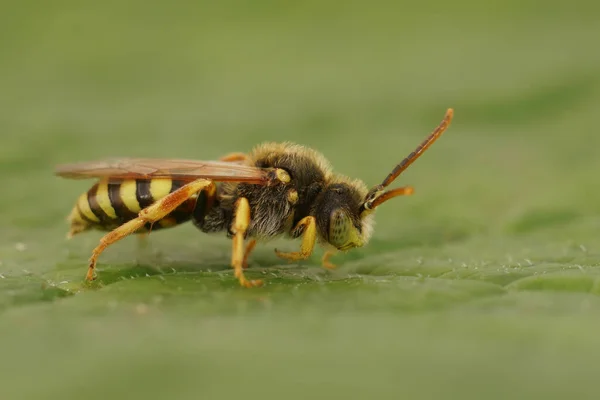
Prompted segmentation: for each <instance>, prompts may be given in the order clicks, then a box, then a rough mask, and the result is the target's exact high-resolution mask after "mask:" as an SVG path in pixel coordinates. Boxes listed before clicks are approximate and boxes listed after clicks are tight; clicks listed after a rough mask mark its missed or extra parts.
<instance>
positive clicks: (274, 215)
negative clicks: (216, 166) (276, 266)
mask: <svg viewBox="0 0 600 400" xmlns="http://www.w3.org/2000/svg"><path fill="white" fill-rule="evenodd" d="M249 164H252V165H254V166H257V167H261V168H281V169H283V170H285V171H286V172H287V173H288V174H289V175H290V178H291V180H290V182H289V183H287V184H279V185H274V186H260V185H252V184H245V183H237V184H229V183H227V184H223V185H221V186H220V187H219V198H220V205H219V208H220V209H221V210H220V211H217V213H222V214H224V215H225V214H227V215H228V216H229V217H228V219H229V221H228V223H227V226H229V225H230V222H231V219H232V218H233V215H232V214H233V212H232V210H233V209H234V204H235V202H236V201H237V199H239V198H240V197H245V198H246V199H248V202H249V204H250V210H251V220H250V226H249V228H248V231H247V236H248V237H253V238H257V239H263V240H265V239H269V238H272V237H274V236H278V235H281V234H285V233H291V229H292V227H294V226H295V225H296V223H297V222H298V221H299V220H301V219H302V218H303V217H305V216H307V215H308V214H309V212H310V209H311V205H312V203H313V202H314V200H315V198H316V197H317V195H318V194H319V193H320V192H321V190H322V188H323V187H324V185H325V182H326V181H327V179H328V178H329V175H330V174H331V172H330V170H331V169H330V166H329V164H328V162H327V161H326V160H325V158H324V157H323V156H322V155H321V154H320V153H318V152H316V151H314V150H311V149H308V148H305V147H303V146H299V145H295V144H291V143H265V144H262V145H260V146H258V147H256V148H255V149H254V150H253V151H252V152H251V153H250V160H249Z"/></svg>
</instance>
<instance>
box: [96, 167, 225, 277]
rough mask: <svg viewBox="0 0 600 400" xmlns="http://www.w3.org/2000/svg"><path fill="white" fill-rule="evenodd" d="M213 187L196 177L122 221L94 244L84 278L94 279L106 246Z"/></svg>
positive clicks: (211, 183)
mask: <svg viewBox="0 0 600 400" xmlns="http://www.w3.org/2000/svg"><path fill="white" fill-rule="evenodd" d="M213 187H214V183H213V182H212V181H209V180H207V179H198V180H195V181H193V182H190V183H188V184H186V185H184V186H182V187H180V188H179V189H177V190H176V191H174V192H173V193H170V194H169V195H167V196H165V197H163V198H162V199H160V200H158V201H157V202H155V203H153V204H152V205H150V206H148V207H146V208H144V209H143V210H142V211H140V213H139V214H138V217H137V218H134V219H132V220H131V221H128V222H126V223H124V224H123V225H121V226H119V227H118V228H116V229H114V230H113V231H111V232H109V233H107V234H106V235H104V237H103V238H102V239H100V243H99V244H98V246H96V248H95V249H94V251H93V252H92V256H91V257H90V264H89V267H88V272H87V274H86V277H85V279H86V280H88V281H91V280H93V279H94V269H95V267H96V262H97V261H98V257H99V256H100V254H102V252H103V251H104V250H105V249H106V248H107V247H108V246H110V245H111V244H113V243H115V242H117V241H119V240H121V239H123V238H124V237H126V236H128V235H130V234H132V233H135V232H137V231H138V230H140V229H141V228H142V227H143V226H144V225H146V224H147V223H150V224H152V223H155V222H157V221H160V220H161V219H162V218H164V217H165V216H167V215H168V214H169V213H171V212H172V211H173V210H175V209H176V208H177V207H179V206H180V205H181V204H182V203H183V202H185V201H186V200H187V199H189V198H190V197H192V196H193V195H194V194H196V193H198V192H200V191H202V190H206V189H209V188H213Z"/></svg>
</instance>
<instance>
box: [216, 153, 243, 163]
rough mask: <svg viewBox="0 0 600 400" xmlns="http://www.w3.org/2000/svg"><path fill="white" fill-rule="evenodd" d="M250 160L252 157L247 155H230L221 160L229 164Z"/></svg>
mask: <svg viewBox="0 0 600 400" xmlns="http://www.w3.org/2000/svg"><path fill="white" fill-rule="evenodd" d="M249 159H250V157H248V155H247V154H245V153H229V154H226V155H224V156H223V157H221V158H220V160H221V161H229V162H236V161H248V160H249Z"/></svg>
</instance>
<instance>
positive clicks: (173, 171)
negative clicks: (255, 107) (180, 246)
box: [56, 158, 269, 184]
mask: <svg viewBox="0 0 600 400" xmlns="http://www.w3.org/2000/svg"><path fill="white" fill-rule="evenodd" d="M56 175H58V176H62V177H64V178H69V179H90V178H113V179H151V178H174V179H181V180H194V179H198V178H206V179H211V180H213V181H235V182H248V183H256V184H265V183H267V182H268V181H269V179H268V170H267V169H263V168H258V167H252V166H247V165H242V164H239V163H235V162H224V161H197V160H179V159H160V158H156V159H153V158H120V159H112V160H101V161H92V162H82V163H75V164H66V165H59V166H58V167H57V168H56Z"/></svg>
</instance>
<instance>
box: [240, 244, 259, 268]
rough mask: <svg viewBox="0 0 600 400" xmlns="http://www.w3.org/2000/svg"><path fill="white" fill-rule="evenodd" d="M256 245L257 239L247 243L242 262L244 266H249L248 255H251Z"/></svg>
mask: <svg viewBox="0 0 600 400" xmlns="http://www.w3.org/2000/svg"><path fill="white" fill-rule="evenodd" d="M254 247H256V240H254V239H252V240H250V241H249V242H248V244H247V245H246V250H245V251H244V261H243V262H242V267H244V268H248V257H250V253H252V250H254Z"/></svg>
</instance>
